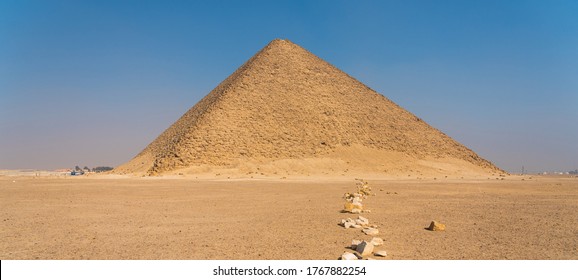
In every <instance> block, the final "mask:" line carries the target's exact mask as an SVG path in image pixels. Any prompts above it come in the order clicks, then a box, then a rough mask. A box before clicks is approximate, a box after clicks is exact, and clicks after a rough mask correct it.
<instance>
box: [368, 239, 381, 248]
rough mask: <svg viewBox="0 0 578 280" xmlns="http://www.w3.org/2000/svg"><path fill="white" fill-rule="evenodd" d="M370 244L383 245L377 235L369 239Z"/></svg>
mask: <svg viewBox="0 0 578 280" xmlns="http://www.w3.org/2000/svg"><path fill="white" fill-rule="evenodd" d="M369 242H371V244H373V246H381V245H383V239H381V238H379V237H374V238H372V239H371V241H369Z"/></svg>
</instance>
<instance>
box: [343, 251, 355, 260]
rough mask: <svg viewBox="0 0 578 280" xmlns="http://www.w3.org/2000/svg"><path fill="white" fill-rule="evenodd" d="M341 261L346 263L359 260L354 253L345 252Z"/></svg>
mask: <svg viewBox="0 0 578 280" xmlns="http://www.w3.org/2000/svg"><path fill="white" fill-rule="evenodd" d="M341 260H344V261H353V260H358V258H357V256H355V255H354V254H352V253H349V252H343V255H341Z"/></svg>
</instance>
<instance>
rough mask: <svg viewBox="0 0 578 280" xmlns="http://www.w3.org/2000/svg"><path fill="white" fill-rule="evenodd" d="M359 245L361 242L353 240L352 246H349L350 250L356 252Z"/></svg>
mask: <svg viewBox="0 0 578 280" xmlns="http://www.w3.org/2000/svg"><path fill="white" fill-rule="evenodd" d="M359 243H361V240H357V239H353V240H351V246H349V248H351V249H353V250H355V249H356V248H357V245H359Z"/></svg>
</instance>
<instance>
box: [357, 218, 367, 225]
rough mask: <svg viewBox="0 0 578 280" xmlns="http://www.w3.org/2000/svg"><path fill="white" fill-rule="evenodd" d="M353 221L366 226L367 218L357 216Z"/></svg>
mask: <svg viewBox="0 0 578 280" xmlns="http://www.w3.org/2000/svg"><path fill="white" fill-rule="evenodd" d="M355 223H356V224H358V225H360V226H366V225H369V220H368V219H367V218H364V217H362V216H359V217H357V219H356V220H355Z"/></svg>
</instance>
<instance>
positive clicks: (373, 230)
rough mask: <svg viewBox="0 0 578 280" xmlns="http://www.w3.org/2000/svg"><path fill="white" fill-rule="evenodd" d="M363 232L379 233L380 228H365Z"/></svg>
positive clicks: (368, 233) (369, 233)
mask: <svg viewBox="0 0 578 280" xmlns="http://www.w3.org/2000/svg"><path fill="white" fill-rule="evenodd" d="M362 231H363V233H365V234H367V235H378V234H379V230H378V229H376V228H370V227H368V228H364V229H363V230H362Z"/></svg>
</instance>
